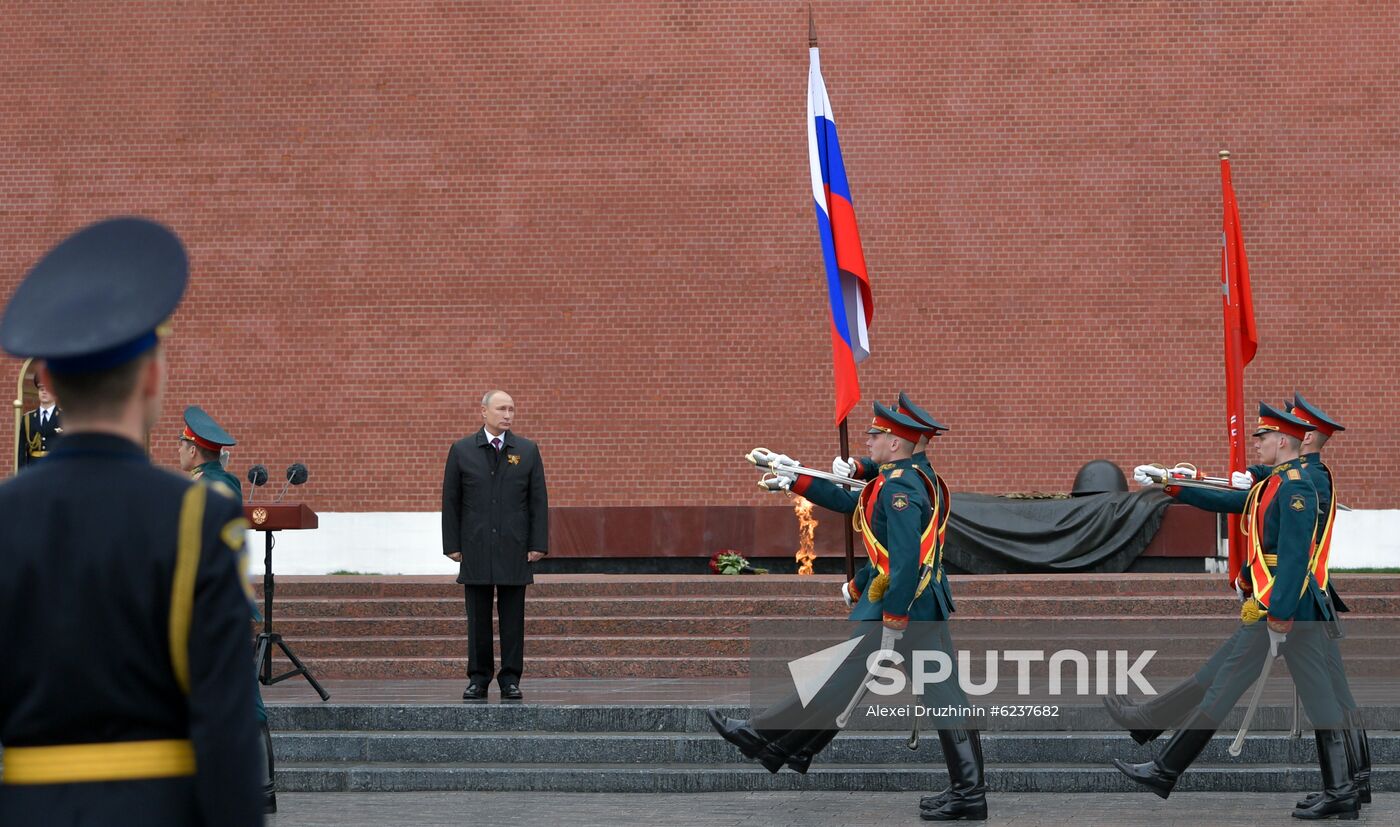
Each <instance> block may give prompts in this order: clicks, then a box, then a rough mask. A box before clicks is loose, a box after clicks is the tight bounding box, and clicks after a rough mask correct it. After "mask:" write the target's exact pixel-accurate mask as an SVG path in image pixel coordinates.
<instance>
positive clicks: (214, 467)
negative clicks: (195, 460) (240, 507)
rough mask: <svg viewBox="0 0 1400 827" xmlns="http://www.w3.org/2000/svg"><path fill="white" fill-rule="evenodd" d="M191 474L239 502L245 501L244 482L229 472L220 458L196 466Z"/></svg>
mask: <svg viewBox="0 0 1400 827" xmlns="http://www.w3.org/2000/svg"><path fill="white" fill-rule="evenodd" d="M190 476H192V477H194V478H195V479H197V480H200V481H201V482H204V483H205V484H207V485H209V486H211V487H213V488H214V489H215V490H217V491H219V492H220V493H225V494H228V495H229V496H231V497H233V498H234V499H236V500H238V501H239V502H242V501H243V484H242V483H241V482H239V481H238V477H235V476H234V475H233V474H230V473H229V472H228V469H226V468H224V466H223V463H221V462H219V461H218V460H214V461H213V462H206V463H204V464H203V465H199V466H196V467H195V469H194V471H192V472H190Z"/></svg>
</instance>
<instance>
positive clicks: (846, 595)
mask: <svg viewBox="0 0 1400 827" xmlns="http://www.w3.org/2000/svg"><path fill="white" fill-rule="evenodd" d="M841 599H842V600H844V601H846V608H848V609H849V608H851V607H852V606H854V605H856V601H855V599H854V598H852V597H851V584H850V583H842V584H841Z"/></svg>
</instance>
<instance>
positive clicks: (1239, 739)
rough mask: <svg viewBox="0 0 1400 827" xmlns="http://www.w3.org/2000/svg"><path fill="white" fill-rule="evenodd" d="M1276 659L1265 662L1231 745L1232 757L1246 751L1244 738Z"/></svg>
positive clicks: (1269, 658)
mask: <svg viewBox="0 0 1400 827" xmlns="http://www.w3.org/2000/svg"><path fill="white" fill-rule="evenodd" d="M1275 660H1278V658H1276V657H1268V658H1267V659H1266V660H1265V661H1264V668H1263V669H1262V670H1260V672H1259V681H1258V682H1257V683H1255V684H1254V694H1253V695H1251V696H1250V698H1249V708H1248V709H1246V710H1245V711H1244V720H1243V721H1241V722H1240V731H1239V733H1238V734H1236V735H1235V740H1234V741H1233V742H1232V743H1231V744H1230V757H1231V758H1239V757H1240V753H1241V752H1243V751H1244V737H1245V736H1246V735H1248V734H1249V724H1250V722H1251V721H1253V720H1254V711H1255V710H1256V709H1258V708H1259V698H1260V697H1262V696H1263V694H1264V684H1266V683H1268V682H1269V672H1270V671H1271V670H1272V669H1273V668H1274V661H1275Z"/></svg>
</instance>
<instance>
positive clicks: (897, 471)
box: [890, 468, 904, 480]
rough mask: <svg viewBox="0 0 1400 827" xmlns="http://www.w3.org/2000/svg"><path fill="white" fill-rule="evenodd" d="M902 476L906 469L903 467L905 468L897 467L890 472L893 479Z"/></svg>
mask: <svg viewBox="0 0 1400 827" xmlns="http://www.w3.org/2000/svg"><path fill="white" fill-rule="evenodd" d="M902 476H904V469H903V468H896V469H894V470H893V471H891V472H890V479H892V480H897V479H899V478H900V477H902Z"/></svg>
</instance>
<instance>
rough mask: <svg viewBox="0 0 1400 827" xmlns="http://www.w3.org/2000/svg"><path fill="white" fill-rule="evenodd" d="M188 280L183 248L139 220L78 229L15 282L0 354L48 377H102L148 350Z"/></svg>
mask: <svg viewBox="0 0 1400 827" xmlns="http://www.w3.org/2000/svg"><path fill="white" fill-rule="evenodd" d="M188 280H189V259H188V257H187V256H186V255H185V247H184V245H183V244H181V243H180V239H179V238H177V237H176V236H175V234H174V233H173V232H171V231H170V230H168V229H166V228H165V227H163V226H161V225H160V224H157V223H155V222H154V221H149V220H147V219H144V218H111V219H107V220H105V221H99V222H98V223H96V224H92V225H90V226H87V227H84V228H83V229H81V230H79V231H77V232H76V233H73V234H72V235H70V236H68V237H67V238H66V239H64V240H63V241H62V242H61V243H60V244H59V245H58V246H57V247H54V248H53V249H52V250H50V251H49V252H48V254H46V255H45V256H44V257H43V258H42V259H40V260H39V263H38V264H35V265H34V267H33V268H32V269H31V270H30V271H29V273H28V274H27V275H26V276H25V277H24V281H22V282H20V285H19V287H18V288H16V290H15V293H14V295H13V296H11V297H10V302H9V304H8V305H7V306H6V307H5V315H4V317H3V318H0V347H3V348H4V349H5V350H6V351H7V352H8V353H10V354H12V355H14V356H20V357H33V358H36V359H44V360H46V361H47V362H48V365H49V370H51V371H53V372H54V373H89V372H95V371H102V370H108V369H111V368H114V367H117V366H118V365H121V364H123V363H125V362H128V361H130V360H132V359H135V358H136V357H137V356H140V355H141V354H142V353H145V352H146V351H148V350H150V349H151V348H153V347H155V346H156V343H157V341H159V340H158V337H157V335H156V329H157V327H159V326H160V325H161V324H162V323H164V322H165V321H166V320H167V319H169V318H170V315H171V314H172V313H174V312H175V308H176V307H177V306H178V305H179V304H180V298H181V297H182V296H183V295H184V294H185V284H186V282H187V281H188Z"/></svg>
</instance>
